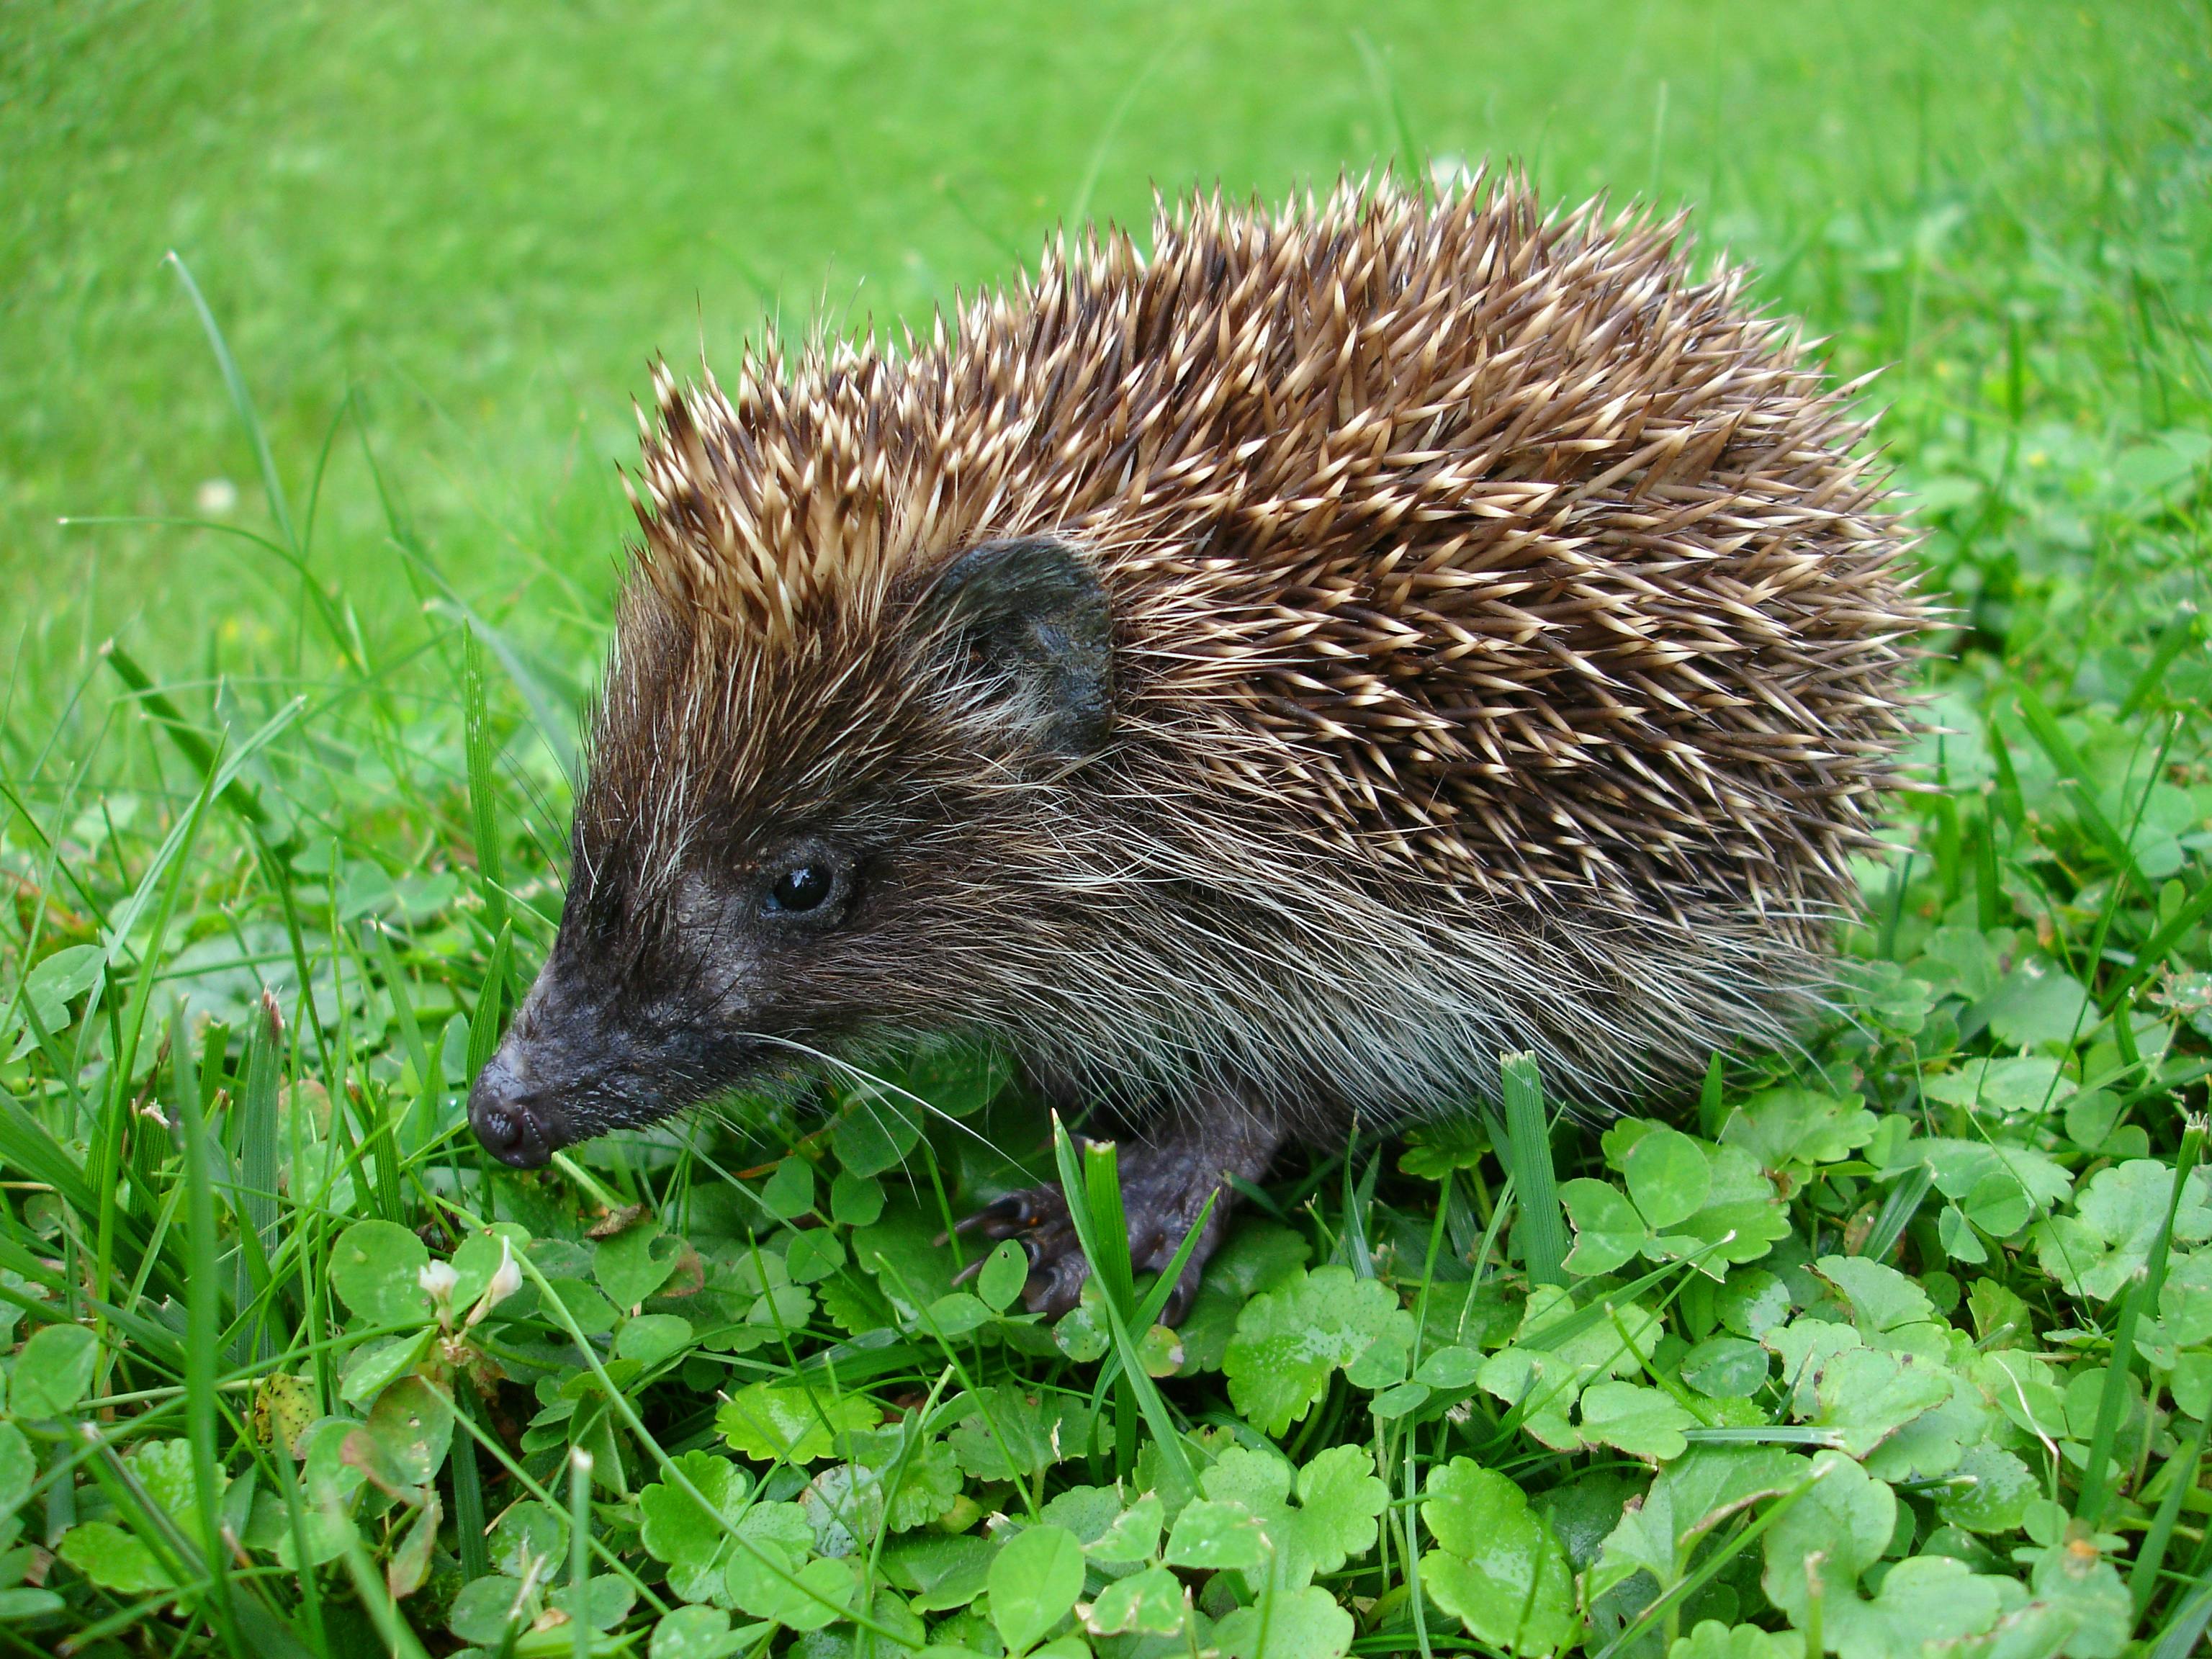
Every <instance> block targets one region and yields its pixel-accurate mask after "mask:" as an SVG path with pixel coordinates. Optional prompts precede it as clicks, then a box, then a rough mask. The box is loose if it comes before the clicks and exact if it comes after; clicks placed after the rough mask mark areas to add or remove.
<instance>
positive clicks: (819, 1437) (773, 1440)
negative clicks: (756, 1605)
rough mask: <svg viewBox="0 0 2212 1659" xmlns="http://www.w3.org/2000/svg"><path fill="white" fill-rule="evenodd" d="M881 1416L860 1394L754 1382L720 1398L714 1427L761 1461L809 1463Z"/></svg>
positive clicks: (766, 1615) (749, 1454)
mask: <svg viewBox="0 0 2212 1659" xmlns="http://www.w3.org/2000/svg"><path fill="white" fill-rule="evenodd" d="M877 1420H878V1413H877V1410H876V1407H875V1405H874V1403H873V1402H872V1401H869V1400H868V1399H866V1398H865V1397H864V1396H862V1395H850V1394H848V1395H832V1394H829V1393H828V1392H827V1391H826V1390H823V1389H807V1388H802V1387H799V1386H796V1385H791V1384H774V1383H749V1384H747V1385H746V1386H745V1387H744V1388H742V1389H738V1391H737V1393H735V1394H734V1395H731V1396H730V1397H729V1398H728V1399H727V1400H726V1401H723V1402H722V1405H721V1408H720V1410H719V1411H717V1412H716V1413H714V1427H715V1429H716V1431H719V1432H720V1435H721V1437H723V1438H724V1439H725V1440H726V1441H728V1442H729V1443H730V1444H731V1445H732V1446H734V1447H736V1448H737V1449H738V1450H739V1451H741V1452H743V1453H744V1455H746V1456H748V1457H750V1458H755V1459H757V1460H759V1461H760V1462H774V1461H775V1460H777V1459H782V1460H783V1461H785V1462H792V1463H811V1462H816V1461H817V1460H819V1459H821V1458H824V1457H827V1456H828V1455H829V1453H830V1450H831V1449H832V1448H833V1447H834V1446H835V1445H836V1438H837V1436H838V1435H839V1434H841V1433H843V1432H845V1431H848V1430H853V1429H871V1428H873V1427H874V1426H875V1425H876V1423H877ZM762 1616H763V1618H766V1617H769V1615H768V1614H765V1613H764V1614H763V1615H762Z"/></svg>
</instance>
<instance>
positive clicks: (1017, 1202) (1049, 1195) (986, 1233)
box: [953, 1186, 1091, 1319]
mask: <svg viewBox="0 0 2212 1659" xmlns="http://www.w3.org/2000/svg"><path fill="white" fill-rule="evenodd" d="M953 1231H955V1232H957V1233H960V1234H963V1236H964V1235H966V1234H969V1233H975V1234H977V1235H980V1236H981V1237H984V1238H987V1239H989V1240H991V1241H992V1242H993V1243H997V1242H998V1241H999V1240H1000V1239H1002V1238H1012V1239H1018V1240H1019V1241H1020V1243H1021V1247H1022V1249H1024V1250H1026V1251H1028V1252H1029V1258H1030V1277H1029V1283H1028V1284H1027V1285H1025V1286H1024V1288H1023V1291H1022V1301H1023V1304H1024V1305H1025V1306H1026V1307H1027V1308H1028V1309H1029V1310H1030V1312H1031V1313H1041V1314H1044V1315H1046V1316H1048V1317H1051V1318H1054V1319H1057V1318H1058V1317H1059V1316H1060V1315H1062V1314H1064V1313H1066V1311H1067V1310H1069V1309H1071V1308H1073V1306H1074V1305H1075V1304H1076V1300H1077V1298H1078V1297H1080V1296H1081V1295H1082V1293H1083V1281H1084V1280H1085V1279H1087V1278H1089V1277H1090V1274H1091V1264H1090V1263H1089V1262H1088V1261H1085V1260H1084V1258H1083V1245H1082V1243H1081V1242H1080V1241H1079V1240H1078V1239H1077V1237H1076V1236H1075V1225H1074V1223H1073V1222H1072V1221H1070V1220H1069V1219H1068V1216H1067V1200H1066V1199H1065V1198H1064V1197H1062V1196H1061V1195H1060V1188H1057V1187H1051V1186H1046V1187H1024V1188H1022V1189H1021V1190H1020V1191H1018V1192H1012V1193H1008V1194H1006V1196H1005V1197H1004V1198H1001V1199H1000V1200H997V1201H995V1202H994V1203H990V1204H987V1205H985V1206H983V1207H982V1208H981V1209H980V1210H978V1211H976V1212H975V1214H973V1215H971V1216H969V1218H967V1219H966V1220H965V1221H963V1222H962V1223H960V1225H958V1226H957V1227H955V1228H954V1229H953ZM981 1265H982V1264H981V1262H976V1263H973V1264H971V1265H970V1267H969V1268H968V1270H967V1271H966V1272H964V1273H963V1274H962V1275H961V1278H962V1279H963V1280H964V1279H967V1278H969V1276H971V1275H972V1274H973V1273H975V1272H976V1271H977V1270H978V1269H979V1268H980V1267H981Z"/></svg>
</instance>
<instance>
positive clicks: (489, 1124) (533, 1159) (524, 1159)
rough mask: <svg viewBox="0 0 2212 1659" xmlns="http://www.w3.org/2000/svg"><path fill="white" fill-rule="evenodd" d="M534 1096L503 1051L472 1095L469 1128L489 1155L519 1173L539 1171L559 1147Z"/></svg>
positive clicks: (481, 1076) (479, 1078)
mask: <svg viewBox="0 0 2212 1659" xmlns="http://www.w3.org/2000/svg"><path fill="white" fill-rule="evenodd" d="M532 1092H533V1091H532V1090H531V1088H530V1087H529V1085H527V1084H526V1082H525V1081H524V1080H523V1079H521V1078H520V1077H518V1076H516V1075H515V1073H514V1069H513V1066H510V1065H509V1064H508V1063H507V1054H506V1052H505V1051H504V1050H503V1049H502V1050H501V1052H500V1053H498V1054H494V1055H493V1056H492V1057H491V1059H490V1060H489V1062H487V1063H486V1065H485V1066H484V1068H483V1071H481V1072H479V1073H477V1080H476V1086H475V1087H474V1088H472V1089H471V1090H470V1091H469V1127H471V1128H472V1129H474V1130H475V1131H476V1132H477V1139H478V1140H480V1141H482V1142H483V1147H484V1150H485V1151H486V1152H489V1153H490V1154H491V1155H492V1156H493V1157H494V1158H497V1159H498V1160H499V1161H500V1162H501V1163H502V1164H512V1165H513V1167H514V1168H516V1169H518V1170H534V1169H536V1168H537V1167H538V1165H539V1164H543V1163H544V1162H545V1160H546V1159H547V1158H550V1157H552V1156H553V1149H554V1147H555V1146H556V1145H557V1144H558V1143H557V1142H556V1139H555V1138H554V1135H553V1133H552V1132H551V1130H550V1127H549V1125H548V1124H547V1122H546V1120H545V1116H544V1113H543V1112H542V1111H541V1110H540V1109H539V1108H538V1105H537V1103H536V1102H535V1101H534V1100H533V1098H532Z"/></svg>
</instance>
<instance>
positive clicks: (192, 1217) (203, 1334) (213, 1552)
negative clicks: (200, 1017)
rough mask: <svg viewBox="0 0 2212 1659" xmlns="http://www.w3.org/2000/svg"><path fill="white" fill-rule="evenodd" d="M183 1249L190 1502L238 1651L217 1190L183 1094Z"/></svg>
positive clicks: (205, 1138) (202, 1118)
mask: <svg viewBox="0 0 2212 1659" xmlns="http://www.w3.org/2000/svg"><path fill="white" fill-rule="evenodd" d="M183 1092H184V1102H183V1104H184V1109H185V1111H184V1122H183V1124H182V1126H181V1127H182V1128H183V1131H184V1143H185V1252H186V1255H187V1257H188V1259H189V1261H191V1272H190V1273H189V1274H188V1275H187V1279H188V1282H189V1283H191V1284H192V1285H196V1286H197V1287H199V1292H198V1294H197V1295H193V1296H189V1297H186V1298H185V1438H186V1439H187V1440H188V1441H189V1443H191V1457H192V1501H193V1507H194V1509H195V1510H197V1515H198V1520H199V1530H200V1548H201V1552H202V1553H203V1554H204V1557H205V1559H206V1560H207V1564H208V1572H209V1588H210V1600H211V1601H212V1602H213V1604H214V1608H215V1617H216V1621H217V1623H218V1624H219V1625H220V1626H221V1627H222V1629H223V1630H224V1632H225V1633H226V1634H227V1636H228V1638H230V1643H231V1646H232V1647H233V1649H236V1647H237V1646H238V1642H237V1632H236V1626H235V1624H234V1621H233V1620H232V1617H231V1607H230V1579H229V1567H228V1557H227V1554H226V1553H225V1551H224V1548H223V1542H222V1517H221V1514H220V1511H219V1508H218V1504H219V1502H220V1498H221V1493H222V1464H221V1463H220V1462H219V1461H218V1460H217V1457H216V1415H217V1413H218V1411H219V1410H220V1406H219V1403H218V1402H217V1401H216V1369H217V1367H216V1343H217V1341H218V1340H219V1336H220V1332H219V1327H220V1324H221V1321H222V1305H221V1304H220V1303H219V1302H218V1301H217V1299H216V1296H215V1294H214V1291H215V1288H216V1282H217V1281H216V1261H217V1259H218V1249H219V1244H220V1241H219V1240H218V1239H217V1237H216V1218H215V1188H214V1184H213V1183H212V1182H210V1180H209V1178H208V1173H209V1172H208V1164H209V1162H210V1159H211V1158H213V1157H214V1155H215V1146H214V1143H213V1141H212V1140H211V1139H210V1136H209V1134H208V1130H207V1117H206V1115H205V1114H204V1112H203V1111H202V1110H201V1109H200V1096H199V1094H198V1093H197V1091H193V1090H191V1089H187V1090H185V1091H183Z"/></svg>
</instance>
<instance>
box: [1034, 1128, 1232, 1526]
mask: <svg viewBox="0 0 2212 1659" xmlns="http://www.w3.org/2000/svg"><path fill="white" fill-rule="evenodd" d="M1052 1150H1053V1157H1054V1160H1055V1161H1056V1162H1057V1163H1058V1164H1059V1165H1060V1190H1061V1192H1062V1194H1064V1195H1065V1196H1066V1200H1067V1213H1068V1218H1069V1220H1070V1221H1071V1222H1072V1223H1073V1225H1074V1228H1075V1237H1076V1239H1077V1241H1078V1242H1079V1243H1081V1245H1082V1246H1083V1254H1084V1255H1085V1257H1086V1258H1087V1259H1088V1260H1089V1261H1090V1263H1091V1271H1092V1272H1093V1273H1097V1274H1098V1275H1099V1287H1100V1289H1102V1290H1105V1291H1108V1294H1106V1295H1105V1296H1103V1297H1101V1298H1100V1299H1099V1300H1100V1305H1101V1306H1102V1307H1103V1308H1104V1309H1105V1310H1106V1325H1107V1330H1108V1332H1109V1334H1110V1335H1111V1336H1112V1338H1113V1342H1114V1351H1115V1353H1116V1354H1118V1355H1119V1356H1120V1358H1121V1370H1122V1373H1123V1378H1124V1380H1125V1381H1126V1383H1127V1385H1128V1388H1129V1392H1130V1394H1131V1395H1132V1396H1133V1399H1134V1400H1135V1401H1136V1404H1137V1409H1138V1411H1139V1413H1142V1414H1143V1417H1144V1419H1145V1426H1146V1428H1148V1429H1150V1430H1151V1431H1152V1444H1153V1449H1154V1451H1155V1452H1156V1453H1157V1454H1158V1456H1159V1460H1160V1475H1161V1482H1160V1485H1161V1491H1160V1498H1161V1501H1162V1502H1164V1504H1166V1505H1167V1506H1168V1508H1169V1510H1170V1511H1171V1512H1172V1511H1175V1510H1180V1509H1182V1506H1183V1504H1186V1503H1188V1501H1189V1500H1190V1498H1191V1497H1192V1496H1193V1494H1194V1493H1195V1492H1197V1490H1198V1477H1197V1475H1196V1474H1194V1472H1193V1470H1192V1468H1191V1465H1190V1453H1189V1451H1188V1449H1187V1448H1186V1447H1185V1446H1184V1444H1183V1440H1182V1431H1180V1430H1179V1429H1177V1428H1176V1421H1175V1419H1174V1418H1173V1417H1172V1416H1170V1414H1169V1412H1168V1407H1167V1401H1164V1399H1162V1398H1161V1397H1160V1390H1159V1385H1158V1383H1154V1382H1153V1381H1152V1377H1151V1376H1149V1375H1148V1374H1147V1373H1146V1370H1145V1365H1144V1360H1143V1358H1141V1356H1139V1353H1138V1352H1137V1333H1135V1332H1133V1331H1132V1330H1131V1329H1130V1328H1129V1322H1130V1316H1131V1315H1132V1314H1133V1313H1134V1312H1135V1309H1134V1307H1133V1304H1131V1303H1130V1302H1127V1301H1120V1300H1117V1299H1116V1298H1115V1295H1114V1294H1113V1292H1112V1290H1111V1287H1110V1281H1109V1279H1108V1278H1107V1276H1106V1273H1105V1272H1103V1271H1102V1269H1101V1265H1100V1264H1101V1263H1102V1262H1106V1261H1111V1260H1112V1259H1113V1257H1112V1252H1114V1251H1115V1250H1118V1251H1119V1252H1120V1262H1121V1281H1120V1282H1121V1284H1122V1285H1125V1286H1126V1285H1127V1283H1128V1281H1129V1273H1128V1261H1129V1238H1128V1234H1127V1231H1123V1232H1121V1234H1120V1236H1119V1237H1115V1238H1113V1239H1112V1240H1111V1242H1110V1243H1109V1239H1108V1237H1107V1235H1106V1234H1105V1232H1104V1231H1103V1225H1102V1222H1103V1218H1101V1217H1100V1216H1099V1215H1098V1214H1097V1212H1096V1211H1095V1210H1094V1209H1093V1208H1092V1207H1091V1184H1090V1176H1089V1172H1088V1171H1086V1170H1085V1169H1084V1168H1083V1166H1082V1165H1081V1164H1079V1163H1078V1162H1077V1160H1076V1152H1075V1143H1074V1140H1073V1139H1072V1138H1071V1137H1070V1136H1069V1134H1068V1133H1067V1126H1066V1124H1064V1123H1062V1122H1061V1121H1060V1115H1059V1114H1058V1113H1057V1112H1055V1113H1054V1114H1053V1120H1052ZM1098 1150H1099V1151H1101V1152H1103V1158H1105V1159H1107V1160H1110V1159H1111V1158H1113V1156H1114V1153H1113V1149H1112V1146H1111V1145H1110V1143H1109V1144H1108V1145H1107V1146H1103V1147H1102V1148H1099V1149H1098ZM1092 1167H1093V1168H1094V1169H1096V1168H1097V1167H1098V1166H1097V1165H1095V1164H1094V1165H1093V1166H1092ZM1108 1168H1109V1172H1110V1170H1111V1165H1110V1163H1109V1165H1108ZM1100 1184H1101V1190H1102V1192H1103V1191H1107V1190H1110V1192H1111V1194H1112V1199H1113V1211H1114V1217H1115V1219H1116V1220H1117V1221H1118V1220H1119V1219H1120V1218H1121V1182H1120V1181H1119V1180H1118V1178H1115V1176H1114V1175H1113V1174H1111V1173H1109V1175H1107V1176H1102V1177H1101V1183H1100ZM1123 1294H1124V1295H1127V1291H1126V1290H1125V1291H1124V1292H1123Z"/></svg>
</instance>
